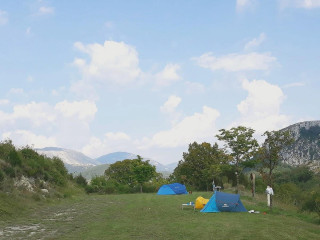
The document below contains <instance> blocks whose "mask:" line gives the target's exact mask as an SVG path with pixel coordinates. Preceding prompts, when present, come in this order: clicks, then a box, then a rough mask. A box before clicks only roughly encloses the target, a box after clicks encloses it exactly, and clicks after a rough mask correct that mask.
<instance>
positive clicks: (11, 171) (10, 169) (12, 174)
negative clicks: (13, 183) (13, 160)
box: [3, 166, 16, 178]
mask: <svg viewBox="0 0 320 240" xmlns="http://www.w3.org/2000/svg"><path fill="white" fill-rule="evenodd" d="M3 171H4V172H5V173H6V175H7V176H8V177H10V178H14V177H15V176H16V172H15V170H14V168H13V167H11V166H5V167H4V169H3Z"/></svg>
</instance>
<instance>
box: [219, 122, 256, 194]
mask: <svg viewBox="0 0 320 240" xmlns="http://www.w3.org/2000/svg"><path fill="white" fill-rule="evenodd" d="M219 132H220V134H218V135H216V137H217V138H218V139H219V140H220V141H223V142H225V144H224V147H225V149H226V151H228V152H229V153H230V155H231V156H232V158H233V161H232V162H233V164H234V165H235V168H236V172H235V174H236V179H237V187H236V192H237V193H238V192H239V175H240V174H241V173H242V171H243V168H244V166H245V163H246V162H247V161H250V160H251V159H252V157H253V155H254V153H255V152H256V151H257V149H258V147H259V144H258V142H257V140H256V139H254V137H253V133H254V130H253V129H251V128H247V127H244V126H238V127H233V128H231V129H230V130H225V129H220V130H219Z"/></svg>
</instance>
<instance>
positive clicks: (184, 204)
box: [181, 202, 195, 210]
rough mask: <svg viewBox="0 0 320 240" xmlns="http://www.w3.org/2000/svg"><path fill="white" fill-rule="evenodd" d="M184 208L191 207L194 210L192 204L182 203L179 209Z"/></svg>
mask: <svg viewBox="0 0 320 240" xmlns="http://www.w3.org/2000/svg"><path fill="white" fill-rule="evenodd" d="M185 207H191V208H193V210H194V209H195V205H194V202H188V203H182V204H181V209H182V210H183V208H185Z"/></svg>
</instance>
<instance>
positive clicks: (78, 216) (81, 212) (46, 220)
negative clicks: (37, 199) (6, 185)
mask: <svg viewBox="0 0 320 240" xmlns="http://www.w3.org/2000/svg"><path fill="white" fill-rule="evenodd" d="M102 198H103V196H90V197H85V198H81V199H78V200H66V201H62V202H61V203H59V204H57V205H54V206H47V207H40V208H39V209H36V210H35V211H34V212H30V213H28V214H25V215H22V216H19V217H17V218H14V219H8V221H2V222H0V239H3V240H6V239H60V238H61V237H62V236H63V235H65V234H69V233H70V232H72V231H76V230H78V229H80V228H82V227H83V224H84V223H85V222H86V221H84V220H88V219H90V218H92V217H94V216H99V211H100V210H101V208H103V207H104V206H106V205H108V202H106V201H105V199H103V201H101V200H102Z"/></svg>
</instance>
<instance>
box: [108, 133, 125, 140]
mask: <svg viewBox="0 0 320 240" xmlns="http://www.w3.org/2000/svg"><path fill="white" fill-rule="evenodd" d="M105 136H106V137H107V138H108V139H109V140H111V141H118V140H130V136H129V135H127V134H126V133H124V132H108V133H106V134H105Z"/></svg>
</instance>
